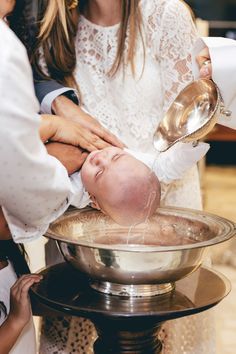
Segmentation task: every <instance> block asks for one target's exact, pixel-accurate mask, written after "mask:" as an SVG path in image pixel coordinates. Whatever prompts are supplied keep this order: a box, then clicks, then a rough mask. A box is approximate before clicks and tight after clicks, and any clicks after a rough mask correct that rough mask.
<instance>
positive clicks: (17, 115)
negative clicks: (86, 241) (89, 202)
mask: <svg viewBox="0 0 236 354" xmlns="http://www.w3.org/2000/svg"><path fill="white" fill-rule="evenodd" d="M0 53H1V56H0V108H1V116H0V122H1V130H0V166H1V169H0V184H1V189H0V205H1V206H2V207H3V212H4V215H5V218H6V220H7V223H8V225H9V228H10V230H11V233H12V236H13V238H14V240H15V241H16V242H21V241H27V240H30V239H32V238H35V237H37V236H40V235H42V234H43V233H44V232H45V231H46V229H47V227H48V224H49V223H50V222H51V221H53V220H54V219H56V218H57V217H58V216H59V215H60V214H62V213H63V212H64V211H65V210H66V208H67V207H68V205H69V202H70V198H71V193H72V187H71V183H70V179H69V177H68V174H67V171H66V169H65V168H64V167H63V166H62V165H61V163H60V162H59V161H58V160H56V159H55V158H54V157H51V156H49V155H48V154H47V152H46V149H45V147H44V145H43V143H42V142H41V140H40V136H39V124H40V117H39V116H38V115H37V111H38V110H39V105H38V102H37V100H36V98H35V96H34V90H33V78H32V72H31V68H30V65H29V62H28V59H27V54H26V51H25V49H24V47H23V45H22V44H21V43H20V41H19V40H17V39H16V37H15V36H14V34H13V33H12V32H11V31H10V30H9V29H8V28H7V26H6V25H5V24H4V23H3V22H2V21H1V22H0Z"/></svg>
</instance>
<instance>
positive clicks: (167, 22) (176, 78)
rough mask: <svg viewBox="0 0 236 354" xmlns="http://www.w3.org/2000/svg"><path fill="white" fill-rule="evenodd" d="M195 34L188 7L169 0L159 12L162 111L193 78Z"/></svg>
mask: <svg viewBox="0 0 236 354" xmlns="http://www.w3.org/2000/svg"><path fill="white" fill-rule="evenodd" d="M196 37H197V32H196V28H195V26H194V23H193V20H192V17H191V14H190V11H189V9H188V7H187V6H186V5H185V4H184V3H183V2H181V1H179V0H171V1H168V4H167V6H166V8H165V10H164V12H163V16H162V22H161V35H160V41H159V55H158V57H159V58H158V59H159V62H160V69H161V80H162V91H163V98H164V102H163V111H164V112H165V111H166V110H167V109H168V107H169V106H170V104H171V103H172V102H173V101H174V99H175V98H176V96H177V95H178V93H179V92H180V91H181V90H182V89H183V88H184V87H185V86H186V85H187V84H188V83H189V82H191V81H192V80H193V76H192V71H191V67H192V66H191V55H190V53H191V50H192V46H193V43H194V42H195V40H196Z"/></svg>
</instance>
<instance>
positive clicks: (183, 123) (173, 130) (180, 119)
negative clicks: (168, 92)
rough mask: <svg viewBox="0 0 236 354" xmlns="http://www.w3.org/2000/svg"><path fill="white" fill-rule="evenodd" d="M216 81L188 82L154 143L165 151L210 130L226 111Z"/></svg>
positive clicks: (162, 123)
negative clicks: (177, 143)
mask: <svg viewBox="0 0 236 354" xmlns="http://www.w3.org/2000/svg"><path fill="white" fill-rule="evenodd" d="M224 112H226V111H224V110H223V103H222V101H221V96H220V92H219V89H218V88H217V86H216V85H215V83H214V82H213V81H211V80H207V79H199V80H197V81H194V82H192V83H191V84H189V85H188V86H186V87H185V88H184V89H183V90H182V91H181V92H180V94H179V95H178V96H177V98H176V99H175V101H174V102H173V103H172V105H171V106H170V108H169V109H168V111H167V113H166V115H165V116H164V118H163V120H162V121H161V123H160V125H159V126H158V128H157V130H156V132H155V134H154V146H155V148H156V149H157V150H158V151H165V150H167V149H168V148H170V147H171V146H172V145H173V144H175V143H176V142H178V141H183V142H190V141H195V140H199V139H201V138H203V137H204V136H205V135H206V134H208V133H209V132H210V131H211V130H212V128H213V127H214V125H215V124H216V122H217V118H219V114H220V113H223V114H224Z"/></svg>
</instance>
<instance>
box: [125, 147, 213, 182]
mask: <svg viewBox="0 0 236 354" xmlns="http://www.w3.org/2000/svg"><path fill="white" fill-rule="evenodd" d="M209 148H210V145H209V144H207V143H202V142H200V143H198V145H197V146H193V144H192V143H181V142H179V143H176V144H175V145H173V146H172V147H171V148H170V149H169V150H167V151H164V152H157V154H156V155H151V154H144V153H140V152H135V151H132V150H128V149H127V151H128V152H129V153H130V154H131V155H133V156H134V157H135V158H137V159H138V160H140V161H142V162H143V163H145V164H146V165H147V166H148V167H149V168H150V169H151V170H152V171H153V172H154V173H155V174H156V176H157V178H158V179H159V181H160V182H161V183H165V184H169V183H171V182H173V181H175V180H178V179H182V178H183V177H184V175H185V173H186V172H187V171H188V170H189V169H190V168H192V167H193V166H194V165H195V164H196V163H197V162H198V161H200V160H201V159H202V158H203V157H204V156H205V155H206V153H207V151H208V150H209Z"/></svg>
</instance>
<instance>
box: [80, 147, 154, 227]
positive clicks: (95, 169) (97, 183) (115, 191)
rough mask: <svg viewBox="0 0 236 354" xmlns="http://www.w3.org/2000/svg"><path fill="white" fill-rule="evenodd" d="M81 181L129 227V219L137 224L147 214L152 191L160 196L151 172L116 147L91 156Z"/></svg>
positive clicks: (99, 151) (106, 210) (93, 195)
mask: <svg viewBox="0 0 236 354" xmlns="http://www.w3.org/2000/svg"><path fill="white" fill-rule="evenodd" d="M150 176H152V178H151V179H150ZM81 177H82V181H83V184H84V187H85V188H86V190H87V191H88V192H89V194H90V195H91V197H92V200H93V201H94V200H95V201H96V202H98V205H99V208H100V209H101V210H102V211H103V212H105V213H106V214H108V215H110V216H111V217H112V218H113V219H114V220H115V221H117V222H119V221H120V222H119V223H121V224H125V223H126V221H125V220H124V219H125V217H126V216H127V219H129V221H131V220H133V221H132V222H135V218H138V219H140V218H141V215H143V214H144V213H146V214H147V213H148V208H149V204H150V200H151V199H153V198H152V197H151V199H150V191H151V193H152V192H153V191H154V193H155V196H156V194H157V193H156V190H157V187H156V184H155V183H154V184H153V183H152V182H153V178H154V177H153V174H152V172H151V171H150V169H149V168H148V167H147V166H146V165H144V164H143V163H142V162H140V161H139V160H137V159H135V158H134V157H133V156H131V155H130V154H129V153H128V152H126V151H124V150H122V149H120V148H116V147H108V148H105V149H103V150H98V151H94V152H92V153H90V154H89V156H88V157H87V159H86V161H85V163H84V165H83V167H82V169H81ZM155 178H156V177H155ZM151 180H152V182H150V181H151ZM158 192H159V190H158ZM154 199H155V198H154ZM157 199H158V198H157ZM139 214H140V215H139ZM132 216H133V219H132ZM121 219H122V220H121ZM126 224H127V223H126Z"/></svg>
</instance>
